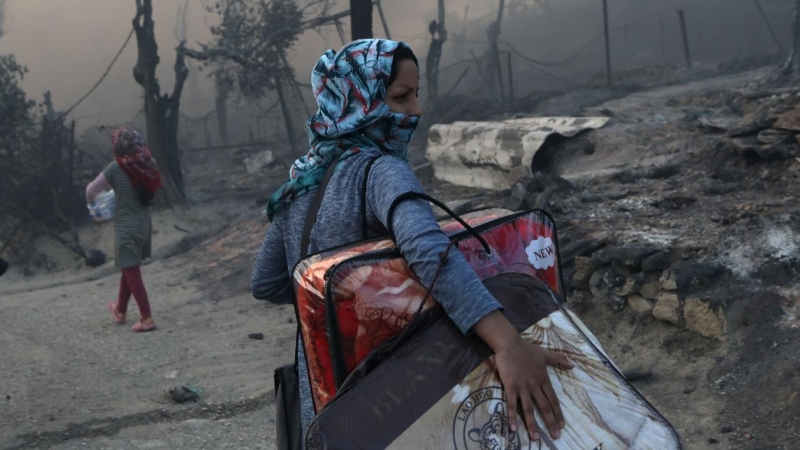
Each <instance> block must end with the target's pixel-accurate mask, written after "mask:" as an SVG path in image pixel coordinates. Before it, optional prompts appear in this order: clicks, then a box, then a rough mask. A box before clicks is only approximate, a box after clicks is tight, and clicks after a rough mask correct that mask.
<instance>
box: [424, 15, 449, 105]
mask: <svg viewBox="0 0 800 450" xmlns="http://www.w3.org/2000/svg"><path fill="white" fill-rule="evenodd" d="M444 16H445V14H444V0H439V20H438V21H436V20H434V21H431V23H430V24H429V25H428V31H429V32H430V33H431V47H430V49H429V50H428V57H427V58H426V59H425V78H426V81H427V83H428V99H429V100H430V101H431V102H432V103H433V105H434V107H435V105H436V100H438V99H439V61H441V59H442V47H443V46H444V43H445V41H447V30H445V28H444ZM437 34H438V35H439V36H438V38H437V37H436V35H437Z"/></svg>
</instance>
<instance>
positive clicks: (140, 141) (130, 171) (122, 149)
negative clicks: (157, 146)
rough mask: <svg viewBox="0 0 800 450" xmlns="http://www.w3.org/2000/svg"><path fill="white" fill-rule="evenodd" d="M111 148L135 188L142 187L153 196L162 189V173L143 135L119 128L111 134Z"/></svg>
mask: <svg viewBox="0 0 800 450" xmlns="http://www.w3.org/2000/svg"><path fill="white" fill-rule="evenodd" d="M111 147H112V148H113V150H114V158H115V159H116V160H117V164H119V166H120V168H122V171H123V172H125V174H126V175H128V179H130V180H131V184H132V185H133V186H134V187H137V185H142V186H144V188H145V189H147V190H148V191H149V192H150V193H151V194H155V193H156V191H157V190H158V189H160V188H161V173H160V172H159V171H158V166H157V165H156V160H155V159H153V155H152V154H150V148H148V147H147V142H145V139H144V136H142V133H140V132H139V131H138V130H134V129H132V128H126V127H122V128H117V129H116V130H114V132H113V133H111Z"/></svg>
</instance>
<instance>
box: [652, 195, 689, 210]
mask: <svg viewBox="0 0 800 450" xmlns="http://www.w3.org/2000/svg"><path fill="white" fill-rule="evenodd" d="M695 202H697V199H696V198H694V197H689V196H687V195H671V196H669V197H665V198H663V199H661V200H658V201H656V202H654V203H653V205H654V206H656V207H657V208H661V209H666V210H669V211H679V210H681V209H683V208H686V207H688V206H690V205H692V204H694V203H695Z"/></svg>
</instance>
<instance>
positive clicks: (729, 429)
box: [719, 425, 733, 434]
mask: <svg viewBox="0 0 800 450" xmlns="http://www.w3.org/2000/svg"><path fill="white" fill-rule="evenodd" d="M732 431H733V427H732V426H730V425H725V426H724V427H722V428H720V430H719V432H720V433H723V434H725V433H730V432H732Z"/></svg>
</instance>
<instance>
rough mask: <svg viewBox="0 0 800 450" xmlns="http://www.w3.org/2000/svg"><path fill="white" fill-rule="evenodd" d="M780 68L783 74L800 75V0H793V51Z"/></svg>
mask: <svg viewBox="0 0 800 450" xmlns="http://www.w3.org/2000/svg"><path fill="white" fill-rule="evenodd" d="M780 70H781V72H782V73H783V75H787V76H793V77H796V76H798V75H800V0H792V52H791V53H790V54H789V58H788V59H787V60H786V62H785V63H784V64H783V66H782V67H781V69H780Z"/></svg>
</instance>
